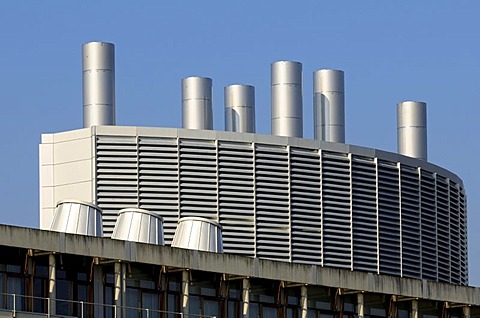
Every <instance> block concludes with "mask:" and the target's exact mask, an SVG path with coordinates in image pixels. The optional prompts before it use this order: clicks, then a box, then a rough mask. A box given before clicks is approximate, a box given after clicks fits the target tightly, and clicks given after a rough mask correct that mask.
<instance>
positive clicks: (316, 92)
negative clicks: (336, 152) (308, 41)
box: [313, 69, 345, 143]
mask: <svg viewBox="0 0 480 318" xmlns="http://www.w3.org/2000/svg"><path fill="white" fill-rule="evenodd" d="M344 81H345V79H344V74H343V71H339V70H330V69H324V70H318V71H315V72H313V118H314V119H313V120H314V137H315V139H318V140H324V141H330V142H340V143H345V84H344Z"/></svg>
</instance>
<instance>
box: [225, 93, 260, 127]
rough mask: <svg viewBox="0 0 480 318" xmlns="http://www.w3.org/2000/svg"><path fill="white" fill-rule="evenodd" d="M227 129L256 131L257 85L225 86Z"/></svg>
mask: <svg viewBox="0 0 480 318" xmlns="http://www.w3.org/2000/svg"><path fill="white" fill-rule="evenodd" d="M225 130H226V131H234V132H247V133H254V132H255V87H253V86H250V85H230V86H227V87H225Z"/></svg>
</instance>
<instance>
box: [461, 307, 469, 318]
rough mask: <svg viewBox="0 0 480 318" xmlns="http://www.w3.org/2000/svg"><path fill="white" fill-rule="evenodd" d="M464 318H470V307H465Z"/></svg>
mask: <svg viewBox="0 0 480 318" xmlns="http://www.w3.org/2000/svg"><path fill="white" fill-rule="evenodd" d="M463 318H470V306H465V307H463Z"/></svg>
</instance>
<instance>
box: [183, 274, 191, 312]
mask: <svg viewBox="0 0 480 318" xmlns="http://www.w3.org/2000/svg"><path fill="white" fill-rule="evenodd" d="M189 287H190V273H189V272H188V271H183V272H182V304H181V307H182V308H181V310H182V313H183V315H184V316H187V317H188V312H189V311H188V309H189V308H188V295H189Z"/></svg>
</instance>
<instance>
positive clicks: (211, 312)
mask: <svg viewBox="0 0 480 318" xmlns="http://www.w3.org/2000/svg"><path fill="white" fill-rule="evenodd" d="M218 305H219V304H218V301H216V300H204V302H203V315H206V316H215V317H219V316H220V310H219V306H218Z"/></svg>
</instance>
